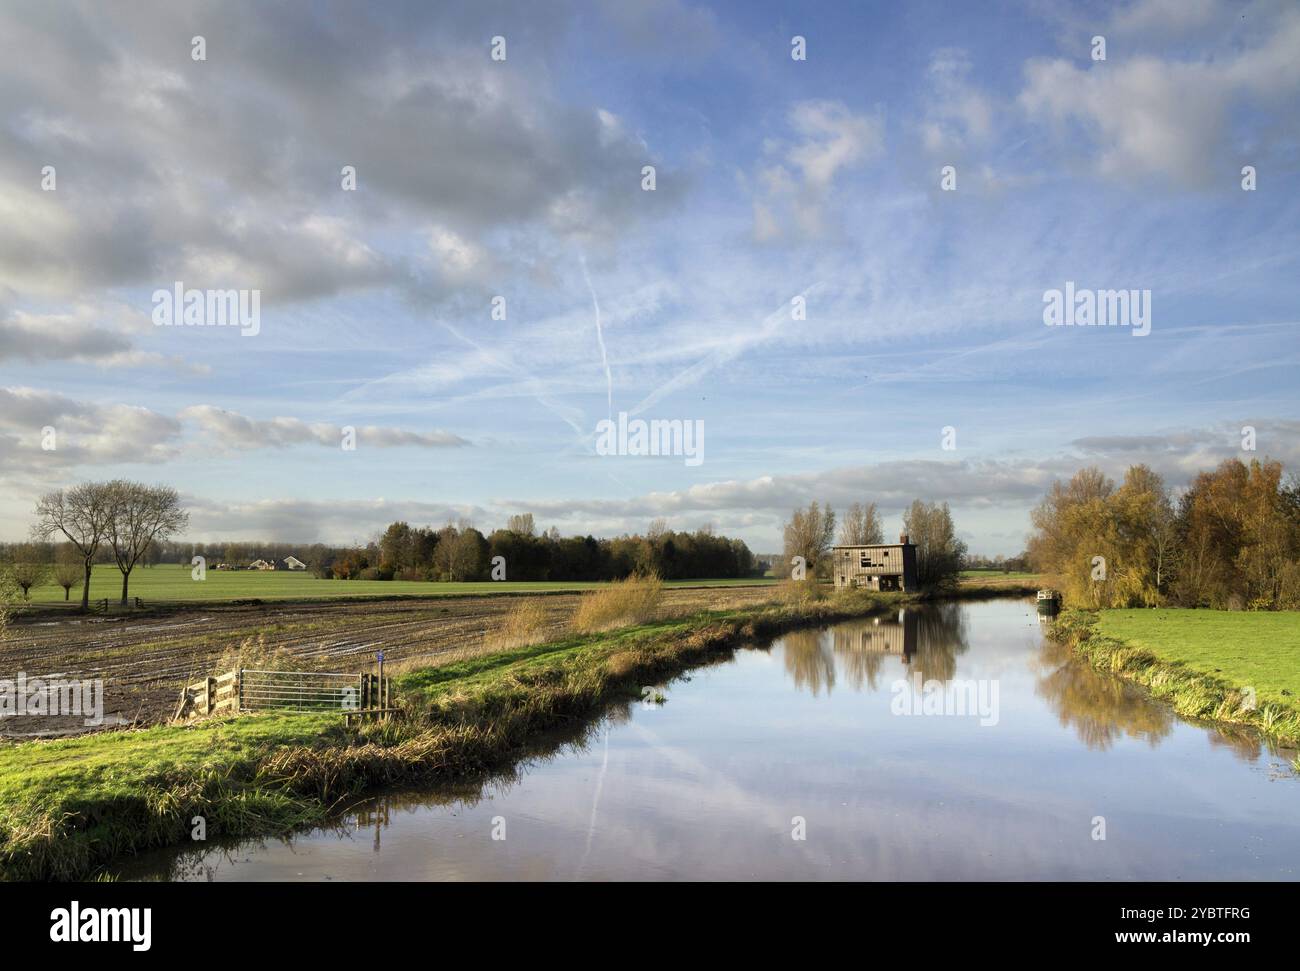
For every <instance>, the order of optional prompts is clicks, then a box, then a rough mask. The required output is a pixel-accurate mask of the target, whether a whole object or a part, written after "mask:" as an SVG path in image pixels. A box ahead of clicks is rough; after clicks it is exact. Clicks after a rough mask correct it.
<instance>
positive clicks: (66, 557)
mask: <svg viewBox="0 0 1300 971" xmlns="http://www.w3.org/2000/svg"><path fill="white" fill-rule="evenodd" d="M54 582H55V583H56V584H58V585H59V586H60V587H62V588H63V600H64V602H65V603H66V602H67V601H68V600H69V599H70V598H71V597H72V588H73V587H76V586H80V585H81V558H80V556H79V555H78V554H77V551H76V549H75V548H74V547H72V546H71V545H70V544H68V543H63V544H60V546H59V551H58V553H57V554H56V555H55V558H54Z"/></svg>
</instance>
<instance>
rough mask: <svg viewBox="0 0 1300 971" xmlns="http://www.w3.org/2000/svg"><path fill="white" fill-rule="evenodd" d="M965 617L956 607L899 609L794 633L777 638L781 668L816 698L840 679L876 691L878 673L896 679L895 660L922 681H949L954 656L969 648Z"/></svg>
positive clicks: (854, 686)
mask: <svg viewBox="0 0 1300 971" xmlns="http://www.w3.org/2000/svg"><path fill="white" fill-rule="evenodd" d="M966 623H967V622H966V614H965V612H964V611H963V610H962V608H961V606H960V605H958V604H943V605H940V606H933V607H924V608H920V609H911V610H900V611H899V612H898V614H897V616H894V617H873V618H869V619H866V620H854V621H847V622H845V623H841V624H836V625H835V626H834V627H831V628H828V629H825V630H811V631H794V632H792V633H789V634H786V635H785V636H784V637H782V638H781V646H782V654H783V658H784V661H785V669H786V671H787V672H788V673H789V675H790V678H791V680H793V681H794V683H795V684H796V685H797V686H798V687H799V688H801V689H803V690H805V691H809V692H811V693H812V694H813V695H818V694H820V693H821V692H823V691H825V692H827V693H830V691H831V690H832V689H833V688H834V687H835V682H836V678H837V677H838V676H839V675H843V676H844V677H845V678H846V679H847V680H848V683H849V686H850V687H852V688H853V690H855V691H864V690H866V691H876V690H878V689H879V688H880V687H881V682H880V676H881V672H882V671H885V670H889V671H890V672H891V673H890V674H889V681H890V682H892V681H894V680H896V679H897V678H898V677H899V672H898V670H897V667H896V666H891V667H888V668H887V667H886V659H888V658H896V659H898V660H900V661H902V663H903V664H904V665H906V666H908V667H910V668H911V671H912V672H916V673H919V674H920V675H921V679H922V680H923V681H927V680H930V679H937V680H941V681H948V680H951V679H952V678H953V677H954V676H955V675H956V673H957V658H958V657H959V656H960V655H962V654H965V653H966V651H967V650H969V648H970V641H969V637H968V635H967V627H966Z"/></svg>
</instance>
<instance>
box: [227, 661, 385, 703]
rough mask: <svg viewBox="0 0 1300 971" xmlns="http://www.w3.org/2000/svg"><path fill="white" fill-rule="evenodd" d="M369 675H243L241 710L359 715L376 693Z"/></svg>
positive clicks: (243, 671)
mask: <svg viewBox="0 0 1300 971" xmlns="http://www.w3.org/2000/svg"><path fill="white" fill-rule="evenodd" d="M371 680H372V679H371V677H370V675H368V674H338V673H325V672H316V671H255V670H250V669H249V668H241V669H240V671H239V710H240V711H267V710H270V709H277V710H281V711H356V710H357V709H359V708H369V707H370V702H371V701H372V698H371V697H370V695H372V694H373V693H374V691H373V688H372V687H371V685H370V684H368V682H369V681H371Z"/></svg>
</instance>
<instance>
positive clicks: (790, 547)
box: [777, 499, 966, 589]
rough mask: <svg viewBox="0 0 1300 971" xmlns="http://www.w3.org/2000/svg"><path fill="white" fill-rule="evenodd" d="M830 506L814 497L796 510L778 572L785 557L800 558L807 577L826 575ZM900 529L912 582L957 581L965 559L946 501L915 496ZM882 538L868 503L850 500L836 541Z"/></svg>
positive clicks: (939, 584)
mask: <svg viewBox="0 0 1300 971" xmlns="http://www.w3.org/2000/svg"><path fill="white" fill-rule="evenodd" d="M835 524H836V516H835V510H834V509H832V508H831V506H830V504H829V503H827V504H825V505H822V504H819V503H818V502H816V501H814V502H811V503H809V504H808V507H807V508H806V509H796V510H794V512H793V513H792V514H791V516H790V519H789V521H788V522H787V523H786V524H785V530H784V534H783V535H784V540H785V546H784V560H785V562H784V563H783V564H778V566H779V570H778V571H777V572H778V573H784V572H788V571H789V570H790V564H791V561H792V560H793V559H794V558H795V557H796V556H797V557H802V559H803V562H804V564H805V565H806V569H807V572H808V575H810V576H814V577H817V578H821V579H825V578H827V577H829V576H830V574H831V569H832V559H831V556H830V551H831V546H832V545H834V544H835V536H836V533H835ZM903 532H904V533H906V534H907V536H908V540H909V541H910V542H911V543H913V544H914V545H915V546H916V572H917V583H918V584H919V585H920V586H921V587H922V588H923V589H936V588H944V587H950V586H953V585H955V584H956V583H957V580H958V578H959V577H960V576H961V571H962V569H963V566H964V564H965V560H966V544H965V543H964V542H962V541H961V540H960V539H958V538H957V529H956V527H955V526H954V525H953V520H952V512H951V510H950V509H949V508H948V504H947V503H946V502H945V503H942V504H940V503H934V502H923V501H921V500H920V499H916V500H914V501H913V502H912V504H911V505H910V506H909V507H908V508H907V509H906V510H905V511H904V513H903ZM884 542H885V534H884V525H883V523H882V521H881V518H880V512H879V510H878V509H877V508H876V504H875V503H874V502H871V503H860V502H855V503H853V504H851V505H850V506H849V508H848V510H847V511H846V513H845V516H844V520H843V523H842V524H841V525H840V531H839V540H838V545H840V546H872V545H879V544H882V543H884Z"/></svg>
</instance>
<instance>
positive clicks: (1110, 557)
mask: <svg viewBox="0 0 1300 971" xmlns="http://www.w3.org/2000/svg"><path fill="white" fill-rule="evenodd" d="M1032 519H1033V524H1034V534H1033V536H1032V537H1031V539H1030V543H1029V556H1030V559H1031V562H1032V563H1033V565H1034V566H1035V568H1036V569H1038V570H1041V571H1043V572H1046V573H1052V574H1055V575H1057V576H1059V577H1060V582H1061V584H1062V586H1063V587H1064V588H1065V592H1066V593H1067V594H1068V595H1069V596H1070V597H1071V599H1073V600H1074V601H1075V602H1076V603H1081V604H1088V605H1091V606H1095V607H1124V606H1155V605H1158V604H1176V605H1179V606H1185V607H1216V608H1232V609H1242V608H1249V609H1256V610H1260V609H1272V610H1294V609H1297V608H1300V480H1297V479H1296V477H1295V476H1292V477H1291V479H1290V480H1289V481H1286V482H1284V481H1283V478H1282V466H1281V465H1280V464H1279V463H1277V462H1272V461H1268V460H1265V461H1263V462H1260V461H1258V460H1253V461H1251V463H1250V464H1249V465H1247V464H1246V463H1244V462H1242V461H1240V460H1239V459H1229V460H1227V461H1225V462H1223V463H1222V464H1221V465H1220V466H1219V467H1218V468H1216V469H1215V470H1214V471H1212V472H1202V473H1200V474H1199V475H1198V476H1196V478H1195V479H1194V480H1193V481H1192V483H1191V485H1190V487H1188V488H1187V490H1186V491H1184V492H1183V493H1182V494H1181V495H1179V496H1177V497H1175V496H1174V495H1173V494H1172V493H1171V492H1170V491H1169V490H1168V489H1166V488H1165V484H1164V481H1163V480H1162V479H1161V477H1160V476H1159V475H1157V474H1156V473H1155V472H1154V471H1152V470H1151V469H1150V468H1148V467H1147V466H1145V465H1135V466H1132V467H1131V468H1129V470H1128V471H1127V472H1126V473H1125V475H1124V479H1123V481H1122V482H1121V483H1120V484H1119V486H1118V487H1117V486H1116V485H1115V483H1114V482H1113V481H1112V480H1111V479H1109V478H1107V477H1106V476H1105V475H1103V474H1102V473H1101V472H1100V471H1099V470H1098V469H1095V468H1085V469H1081V470H1080V471H1079V472H1077V473H1075V475H1074V477H1073V478H1072V479H1070V481H1069V482H1066V483H1061V482H1058V483H1056V484H1055V485H1053V487H1052V490H1051V491H1050V492H1049V493H1048V494H1047V496H1046V497H1045V498H1044V499H1043V501H1042V502H1041V503H1040V504H1039V506H1038V507H1037V508H1036V509H1035V510H1034V512H1033V516H1032Z"/></svg>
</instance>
